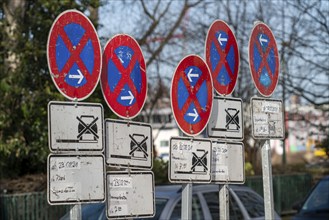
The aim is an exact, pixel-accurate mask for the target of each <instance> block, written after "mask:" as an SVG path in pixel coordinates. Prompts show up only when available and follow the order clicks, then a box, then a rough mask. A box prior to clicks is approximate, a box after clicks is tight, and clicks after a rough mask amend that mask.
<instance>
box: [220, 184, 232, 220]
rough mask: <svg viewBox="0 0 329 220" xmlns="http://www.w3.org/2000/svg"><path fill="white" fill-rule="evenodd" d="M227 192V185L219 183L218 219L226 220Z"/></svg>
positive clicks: (227, 209) (227, 207) (228, 217)
mask: <svg viewBox="0 0 329 220" xmlns="http://www.w3.org/2000/svg"><path fill="white" fill-rule="evenodd" d="M229 213H230V212H229V192H228V185H227V184H224V185H219V219H220V220H227V219H230V216H229Z"/></svg>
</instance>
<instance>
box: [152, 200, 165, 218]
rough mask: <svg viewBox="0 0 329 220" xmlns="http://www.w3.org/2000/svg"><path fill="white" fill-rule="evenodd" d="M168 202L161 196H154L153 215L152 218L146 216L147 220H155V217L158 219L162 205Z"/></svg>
mask: <svg viewBox="0 0 329 220" xmlns="http://www.w3.org/2000/svg"><path fill="white" fill-rule="evenodd" d="M167 202H168V199H163V198H156V199H155V210H156V212H155V216H154V217H153V218H147V219H148V220H155V219H159V218H160V215H161V213H162V210H163V209H164V207H165V206H166V204H167Z"/></svg>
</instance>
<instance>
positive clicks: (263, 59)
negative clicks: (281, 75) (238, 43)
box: [256, 40, 274, 80]
mask: <svg viewBox="0 0 329 220" xmlns="http://www.w3.org/2000/svg"><path fill="white" fill-rule="evenodd" d="M272 44H273V43H272V41H271V40H270V42H269V44H268V46H267V48H266V51H265V53H264V52H263V50H262V47H261V45H260V43H259V41H258V40H257V41H256V47H257V49H258V51H260V55H261V57H262V62H261V63H260V66H259V68H258V71H257V76H258V77H259V76H260V74H261V72H262V69H263V68H264V66H265V68H266V70H267V72H268V73H270V74H269V76H270V78H271V80H273V78H274V73H272V71H271V68H270V67H269V66H268V63H267V57H268V55H269V53H270V51H271V49H272V46H273V45H272Z"/></svg>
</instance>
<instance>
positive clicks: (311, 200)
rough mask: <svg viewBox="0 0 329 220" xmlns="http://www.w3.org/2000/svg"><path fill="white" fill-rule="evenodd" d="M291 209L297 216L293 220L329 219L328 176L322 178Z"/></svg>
mask: <svg viewBox="0 0 329 220" xmlns="http://www.w3.org/2000/svg"><path fill="white" fill-rule="evenodd" d="M293 209H295V210H297V211H298V212H297V214H296V215H295V216H294V217H293V220H308V219H310V220H311V219H312V220H313V219H314V220H320V219H326V220H328V219H329V176H326V177H324V178H322V179H321V180H320V181H319V182H318V183H317V184H316V185H315V186H314V187H313V188H312V190H311V191H310V193H309V194H308V195H307V196H306V197H305V199H304V200H303V201H301V202H298V203H296V204H295V205H294V206H293Z"/></svg>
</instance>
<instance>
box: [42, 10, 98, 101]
mask: <svg viewBox="0 0 329 220" xmlns="http://www.w3.org/2000/svg"><path fill="white" fill-rule="evenodd" d="M101 56H102V54H101V47H100V43H99V39H98V36H97V33H96V30H95V28H94V26H93V25H92V23H91V22H90V20H89V19H88V18H87V17H86V16H85V15H84V14H82V13H81V12H79V11H77V10H68V11H65V12H63V13H62V14H60V15H59V16H58V17H57V18H56V20H55V22H54V23H53V25H52V27H51V30H50V33H49V37H48V43H47V59H48V66H49V71H50V74H51V77H52V79H53V82H54V83H55V85H56V87H57V89H58V90H59V91H60V92H61V93H62V95H64V96H65V97H66V98H68V99H70V100H74V99H76V100H78V101H80V100H83V99H85V98H87V97H88V96H89V95H90V94H91V93H92V92H93V91H94V89H95V87H96V85H97V83H98V81H99V78H100V72H101Z"/></svg>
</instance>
